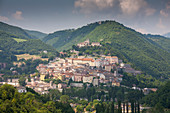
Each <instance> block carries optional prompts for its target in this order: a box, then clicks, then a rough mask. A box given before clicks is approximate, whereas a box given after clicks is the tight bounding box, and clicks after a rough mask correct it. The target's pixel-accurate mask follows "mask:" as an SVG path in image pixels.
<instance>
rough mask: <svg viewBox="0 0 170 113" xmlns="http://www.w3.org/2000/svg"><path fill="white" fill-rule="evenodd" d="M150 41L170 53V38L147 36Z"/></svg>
mask: <svg viewBox="0 0 170 113" xmlns="http://www.w3.org/2000/svg"><path fill="white" fill-rule="evenodd" d="M145 36H146V37H147V38H148V39H149V41H150V42H151V43H153V44H155V45H157V46H159V47H160V48H162V49H164V50H166V51H168V52H170V38H166V37H163V36H160V35H150V34H149V35H145Z"/></svg>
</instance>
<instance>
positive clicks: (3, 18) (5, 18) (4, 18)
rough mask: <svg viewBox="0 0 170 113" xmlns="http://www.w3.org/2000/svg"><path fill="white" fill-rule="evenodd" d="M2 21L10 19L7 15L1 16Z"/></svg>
mask: <svg viewBox="0 0 170 113" xmlns="http://www.w3.org/2000/svg"><path fill="white" fill-rule="evenodd" d="M0 21H9V19H8V18H7V17H5V16H0Z"/></svg>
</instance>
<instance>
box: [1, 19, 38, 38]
mask: <svg viewBox="0 0 170 113" xmlns="http://www.w3.org/2000/svg"><path fill="white" fill-rule="evenodd" d="M0 31H3V32H7V33H10V34H13V35H16V36H18V37H19V38H22V39H27V38H30V39H34V38H35V37H33V36H31V35H29V34H28V33H27V32H25V31H24V30H23V29H22V28H19V27H16V26H12V25H8V24H6V23H3V22H0Z"/></svg>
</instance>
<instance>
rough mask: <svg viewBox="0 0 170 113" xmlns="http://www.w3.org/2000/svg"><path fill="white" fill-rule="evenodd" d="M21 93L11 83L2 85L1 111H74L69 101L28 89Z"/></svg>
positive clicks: (20, 112) (0, 90) (0, 88)
mask: <svg viewBox="0 0 170 113" xmlns="http://www.w3.org/2000/svg"><path fill="white" fill-rule="evenodd" d="M27 91H28V92H27V93H19V92H18V90H17V89H16V88H14V87H13V86H11V85H2V86H1V87H0V112H2V113H15V112H16V113H23V112H24V113H33V112H34V113H74V111H73V109H72V108H71V106H70V105H69V103H64V102H62V101H61V102H58V101H50V100H48V99H47V98H44V97H42V96H41V95H39V94H37V93H35V92H34V91H33V90H31V89H27Z"/></svg>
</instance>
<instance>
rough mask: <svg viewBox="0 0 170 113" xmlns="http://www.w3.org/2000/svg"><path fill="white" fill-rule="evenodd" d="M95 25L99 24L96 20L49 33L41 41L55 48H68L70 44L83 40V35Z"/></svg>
mask: <svg viewBox="0 0 170 113" xmlns="http://www.w3.org/2000/svg"><path fill="white" fill-rule="evenodd" d="M97 26H99V24H98V23H97V22H96V23H94V24H89V25H87V26H84V27H82V28H78V29H70V30H63V31H57V32H54V33H52V34H49V35H48V36H47V37H45V38H44V39H43V41H44V42H45V43H47V44H50V45H52V46H53V47H55V48H56V49H57V50H66V49H70V48H71V47H72V45H74V44H77V43H79V42H82V41H84V40H85V39H83V37H85V36H87V35H88V34H89V33H90V32H91V31H93V30H94V29H95V28H96V27H97ZM89 38H90V37H89Z"/></svg>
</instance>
